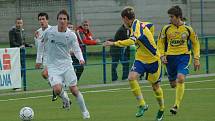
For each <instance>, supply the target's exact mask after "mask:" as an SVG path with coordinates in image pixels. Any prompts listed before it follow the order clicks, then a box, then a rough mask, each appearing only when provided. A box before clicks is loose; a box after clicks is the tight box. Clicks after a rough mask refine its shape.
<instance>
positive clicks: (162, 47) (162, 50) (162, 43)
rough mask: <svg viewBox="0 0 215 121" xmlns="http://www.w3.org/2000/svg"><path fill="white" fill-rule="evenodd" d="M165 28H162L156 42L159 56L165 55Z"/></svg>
mask: <svg viewBox="0 0 215 121" xmlns="http://www.w3.org/2000/svg"><path fill="white" fill-rule="evenodd" d="M166 28H167V26H164V27H163V28H162V30H161V32H160V33H159V36H158V41H157V45H158V50H159V52H160V54H161V56H164V55H165V44H166V42H167V40H166V33H165V31H166Z"/></svg>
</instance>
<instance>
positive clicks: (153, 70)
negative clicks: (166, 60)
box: [104, 7, 164, 121]
mask: <svg viewBox="0 0 215 121" xmlns="http://www.w3.org/2000/svg"><path fill="white" fill-rule="evenodd" d="M121 17H122V20H123V22H124V24H125V25H126V26H127V27H129V28H130V32H131V33H130V37H129V39H126V40H123V41H122V40H118V41H116V42H111V41H106V42H105V43H104V46H119V47H124V46H129V45H133V44H135V46H136V55H135V61H134V64H133V66H132V68H131V71H130V72H129V75H128V80H129V84H130V87H131V90H132V92H133V94H134V95H135V97H136V99H137V101H138V103H139V110H138V112H137V113H136V117H141V116H143V114H144V112H145V111H147V109H148V105H147V104H146V103H145V100H144V98H143V95H142V92H141V88H140V86H139V83H138V78H139V76H140V75H141V74H143V73H146V79H147V80H148V81H149V82H150V83H151V85H152V88H153V91H154V94H155V97H156V99H157V101H158V104H159V106H160V108H159V110H158V113H157V116H156V120H157V121H161V120H162V119H163V114H164V98H163V91H162V88H161V87H160V81H161V61H160V54H159V52H158V50H157V46H156V43H155V41H154V38H153V36H152V33H151V32H150V31H149V29H148V28H147V27H146V26H145V24H144V23H143V22H140V21H139V20H137V19H135V13H134V9H133V8H132V7H126V8H124V9H123V10H122V12H121Z"/></svg>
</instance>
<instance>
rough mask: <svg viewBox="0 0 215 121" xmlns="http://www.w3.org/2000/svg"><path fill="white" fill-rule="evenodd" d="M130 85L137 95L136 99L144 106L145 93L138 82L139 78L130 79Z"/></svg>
mask: <svg viewBox="0 0 215 121" xmlns="http://www.w3.org/2000/svg"><path fill="white" fill-rule="evenodd" d="M129 84H130V87H131V91H132V92H133V94H134V96H136V99H137V100H138V103H139V105H140V106H144V105H145V101H144V99H143V95H142V92H141V89H140V86H139V83H138V82H137V80H130V81H129Z"/></svg>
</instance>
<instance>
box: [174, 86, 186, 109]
mask: <svg viewBox="0 0 215 121" xmlns="http://www.w3.org/2000/svg"><path fill="white" fill-rule="evenodd" d="M183 96H184V83H177V86H176V95H175V106H177V107H178V108H179V105H180V103H181V101H182V99H183Z"/></svg>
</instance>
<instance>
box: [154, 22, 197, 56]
mask: <svg viewBox="0 0 215 121" xmlns="http://www.w3.org/2000/svg"><path fill="white" fill-rule="evenodd" d="M190 42H191V43H190ZM191 44H192V48H193V54H194V58H196V59H199V57H200V45H199V40H198V37H197V35H196V34H195V32H194V31H193V29H192V28H191V27H190V26H187V25H185V24H184V25H181V26H179V27H176V26H175V25H173V24H168V25H165V26H164V27H163V29H162V31H161V33H160V34H159V37H158V48H159V51H160V53H161V56H163V55H181V54H191Z"/></svg>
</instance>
